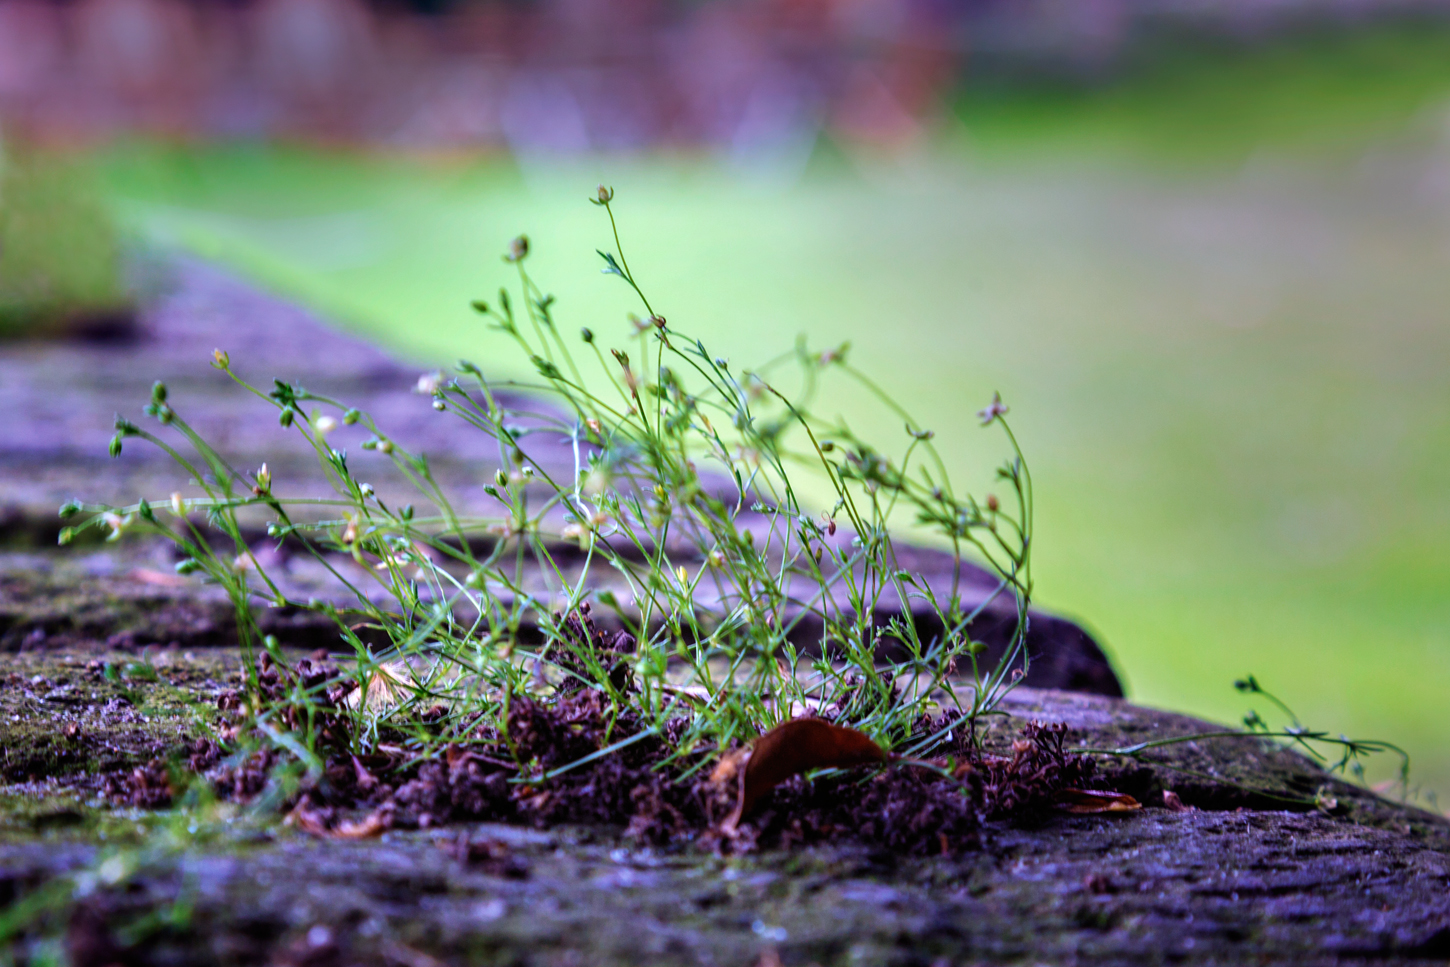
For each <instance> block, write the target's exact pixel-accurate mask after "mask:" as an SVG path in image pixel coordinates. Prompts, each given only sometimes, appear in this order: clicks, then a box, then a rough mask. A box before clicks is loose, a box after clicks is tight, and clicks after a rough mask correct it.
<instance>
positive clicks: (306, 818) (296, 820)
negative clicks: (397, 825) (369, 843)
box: [287, 803, 393, 839]
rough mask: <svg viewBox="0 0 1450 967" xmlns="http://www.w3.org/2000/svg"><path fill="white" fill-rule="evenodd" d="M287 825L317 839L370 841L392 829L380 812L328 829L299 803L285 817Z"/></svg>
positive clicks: (388, 820)
mask: <svg viewBox="0 0 1450 967" xmlns="http://www.w3.org/2000/svg"><path fill="white" fill-rule="evenodd" d="M287 823H288V824H289V825H291V826H293V827H295V828H297V829H299V830H301V831H302V832H304V833H307V834H308V835H311V836H316V837H318V838H319V839H372V838H373V837H374V836H381V835H382V834H383V833H386V832H387V831H388V830H389V829H391V828H392V825H393V824H392V821H391V819H390V818H389V817H388V816H386V815H385V814H384V813H383V812H382V811H381V810H377V811H374V812H371V813H369V814H368V815H367V816H365V817H364V818H363V819H362V820H361V821H360V822H356V823H354V822H348V821H344V822H341V823H338V824H337V825H336V826H335V827H333V828H331V829H329V828H328V827H327V825H326V824H325V823H323V822H322V820H321V819H320V818H319V817H318V816H317V815H316V814H315V813H313V812H312V810H310V809H307V808H305V807H304V806H303V805H302V804H301V803H299V804H298V806H297V807H296V808H295V809H293V810H292V812H291V813H289V814H288V815H287Z"/></svg>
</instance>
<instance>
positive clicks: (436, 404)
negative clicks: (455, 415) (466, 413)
mask: <svg viewBox="0 0 1450 967" xmlns="http://www.w3.org/2000/svg"><path fill="white" fill-rule="evenodd" d="M433 409H435V410H437V411H438V412H439V413H442V412H443V411H444V410H446V409H448V404H447V403H444V402H443V401H442V400H434V401H433Z"/></svg>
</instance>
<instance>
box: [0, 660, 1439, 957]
mask: <svg viewBox="0 0 1450 967" xmlns="http://www.w3.org/2000/svg"><path fill="white" fill-rule="evenodd" d="M97 658H99V659H104V660H110V661H112V662H119V661H122V660H124V658H125V655H124V653H117V652H106V651H105V650H104V649H103V648H100V649H97V650H96V651H95V652H90V653H87V652H84V651H83V650H76V651H70V652H68V653H66V654H58V653H55V652H26V653H23V654H20V655H15V656H12V657H11V658H10V659H9V662H8V668H10V669H11V671H10V673H9V677H8V678H7V680H6V683H5V687H4V689H3V691H0V697H3V698H0V742H3V743H4V745H5V747H6V749H7V750H10V749H15V748H18V747H20V746H22V745H23V744H24V743H25V742H26V741H27V738H26V736H33V735H35V734H44V735H49V736H56V737H64V738H61V739H60V740H59V741H61V742H64V743H70V744H71V745H72V746H74V747H76V748H80V749H91V750H96V749H110V750H119V751H112V752H109V753H107V755H108V756H109V758H107V759H106V760H105V762H104V767H106V768H116V767H124V766H126V764H127V763H128V762H132V763H138V764H139V763H140V762H142V761H145V759H147V758H149V757H150V756H151V755H153V754H154V753H155V751H156V749H157V748H158V747H165V746H166V745H168V743H169V744H171V745H172V746H173V747H174V746H176V745H177V744H180V743H182V742H184V741H185V738H184V737H185V736H186V735H187V734H188V733H189V732H191V731H192V730H193V729H194V728H195V727H196V726H195V722H194V721H193V720H191V719H190V718H189V714H190V713H189V711H188V706H187V703H186V702H185V701H184V700H183V699H184V696H187V695H191V696H194V697H195V698H197V699H198V700H202V701H205V700H206V699H207V697H208V696H209V695H211V694H213V693H214V691H215V689H216V688H218V687H220V686H221V685H222V684H224V683H225V682H226V680H227V679H228V677H229V676H232V675H235V674H236V672H237V670H238V667H239V665H238V662H237V656H236V655H235V653H234V652H232V651H230V650H228V649H220V648H214V649H209V650H207V651H205V652H198V653H193V654H190V655H188V654H186V653H185V652H164V653H160V654H158V655H157V656H156V658H157V660H156V661H155V662H154V667H155V668H156V671H157V673H158V674H157V676H156V678H155V680H136V681H131V682H128V683H126V688H127V689H128V690H129V691H130V694H131V696H132V701H133V702H134V704H131V705H122V707H125V708H126V709H127V710H128V712H129V714H128V715H120V716H118V715H116V714H115V711H114V710H115V709H116V707H117V705H118V704H120V703H117V702H116V695H115V690H116V688H117V686H116V685H115V684H113V683H111V682H108V681H106V680H105V679H104V678H102V677H100V676H98V675H96V674H95V673H94V670H93V668H94V666H95V665H96V664H97V662H96V661H95V659H97ZM98 708H99V709H101V710H102V713H103V714H100V715H98V714H96V710H97V709H98ZM1005 708H1006V710H1007V711H1008V712H1009V716H1010V717H1008V718H1005V719H1001V720H996V721H994V723H993V724H992V725H991V726H990V728H991V731H990V733H989V734H988V736H987V742H988V744H989V746H997V747H1001V746H1004V745H1005V744H1006V743H1007V742H1009V741H1010V739H1011V737H1012V736H1013V735H1014V734H1015V730H1016V728H1017V727H1018V726H1020V724H1021V723H1022V722H1023V721H1025V720H1027V719H1048V720H1053V721H1063V722H1066V723H1068V724H1069V725H1070V726H1071V727H1072V728H1073V730H1074V734H1075V737H1076V738H1077V739H1079V740H1080V741H1081V742H1082V743H1083V744H1084V745H1086V746H1093V747H1101V746H1105V745H1115V744H1118V743H1122V742H1128V741H1141V740H1144V739H1148V738H1163V737H1167V736H1171V735H1182V734H1186V733H1189V732H1193V731H1200V730H1203V729H1206V728H1210V727H1211V726H1209V725H1208V723H1204V722H1199V721H1196V720H1193V719H1189V718H1185V717H1183V716H1177V715H1172V714H1168V713H1163V712H1156V711H1152V710H1148V709H1143V708H1139V707H1136V706H1133V705H1131V704H1128V703H1125V702H1122V701H1120V700H1114V699H1108V698H1103V697H1098V696H1089V695H1081V694H1076V695H1075V694H1071V693H1066V692H1056V691H1038V690H1032V689H1025V688H1024V689H1019V690H1017V691H1016V692H1014V693H1012V695H1011V696H1010V697H1009V699H1008V701H1007V704H1006V706H1005ZM106 709H110V710H111V711H110V712H109V713H106V712H105V710H106ZM18 718H19V719H21V720H23V723H24V725H23V727H22V726H20V725H19V723H18V722H17V719H18ZM71 725H78V726H79V728H78V729H77V730H76V733H77V734H74V735H71V736H68V737H67V736H66V732H67V727H68V726H71ZM22 733H23V734H22ZM138 735H139V736H140V738H139V740H137V736H138ZM128 736H129V737H130V738H129V739H128V738H127V737H128ZM128 742H129V743H130V744H129V745H128V744H127V743H128ZM51 762H52V766H51V767H50V769H49V770H48V772H47V769H46V768H45V767H44V766H42V767H40V769H39V773H37V771H36V770H35V769H31V770H30V771H28V772H26V773H25V774H24V775H21V774H17V773H16V771H15V770H13V769H12V770H9V771H7V772H6V773H5V776H4V779H5V783H6V784H5V785H3V786H0V901H5V900H14V899H16V898H19V897H25V896H31V895H34V892H35V891H36V890H37V889H40V888H41V887H42V885H43V884H44V883H45V882H47V879H48V878H49V877H53V876H55V875H56V874H59V873H64V872H67V871H70V872H72V873H74V872H76V871H82V872H83V873H91V874H96V873H97V871H103V870H104V869H106V867H104V865H103V863H104V858H105V857H108V856H115V855H125V856H129V857H131V860H130V861H132V862H135V863H137V864H138V866H137V867H136V870H135V872H134V873H131V874H130V875H128V876H127V877H125V879H124V880H123V881H122V882H121V883H118V884H116V885H114V886H112V887H105V886H101V887H99V888H95V889H93V890H92V892H90V893H88V894H87V895H85V896H84V897H82V898H81V899H80V902H79V903H78V904H77V905H76V906H74V907H73V908H71V909H70V910H69V911H68V912H66V913H65V920H64V923H65V931H66V942H67V943H68V944H69V945H70V949H71V950H72V952H73V953H78V954H80V955H82V956H78V957H77V958H76V960H77V962H78V963H95V964H103V963H109V962H112V960H114V961H115V962H124V963H128V964H165V963H177V962H213V963H268V962H270V963H310V964H311V963H315V964H332V963H337V964H347V963H360V964H427V963H433V962H435V961H438V962H449V963H452V962H473V963H497V964H539V965H553V964H641V963H660V964H738V965H748V964H754V963H757V962H759V963H766V964H769V963H773V962H774V961H773V960H771V959H770V958H771V957H776V958H778V959H779V961H780V962H781V963H785V964H810V963H816V964H821V965H833V964H861V963H866V964H878V963H879V964H920V965H933V964H941V963H947V964H976V963H998V962H1009V963H1079V964H1111V963H1124V962H1135V963H1192V964H1198V963H1203V964H1211V963H1246V962H1252V963H1275V964H1278V963H1282V964H1331V963H1345V962H1366V963H1369V962H1391V963H1399V962H1412V961H1420V960H1429V961H1434V960H1436V959H1444V958H1446V957H1447V956H1450V946H1447V942H1446V941H1447V938H1450V932H1447V931H1450V823H1447V822H1446V821H1445V820H1443V819H1441V818H1439V817H1436V816H1432V815H1431V814H1428V813H1424V812H1421V811H1418V810H1415V809H1412V808H1408V807H1405V806H1401V805H1398V804H1395V803H1392V802H1389V801H1386V800H1384V799H1382V798H1379V797H1377V796H1375V795H1374V794H1373V793H1371V792H1369V791H1367V790H1364V789H1360V788H1358V787H1355V786H1352V785H1349V784H1346V783H1343V782H1341V781H1338V780H1336V779H1333V778H1331V777H1328V776H1326V775H1325V774H1324V773H1323V772H1322V771H1321V770H1320V769H1319V768H1318V767H1317V766H1316V765H1315V764H1314V763H1312V762H1310V761H1309V760H1307V759H1305V758H1303V757H1302V756H1299V755H1297V754H1295V753H1293V752H1289V751H1285V750H1282V749H1277V748H1275V747H1273V746H1272V745H1270V744H1268V743H1266V742H1265V741H1263V740H1261V739H1255V738H1252V737H1244V738H1242V739H1232V740H1227V741H1200V742H1195V743H1189V744H1184V745H1179V746H1172V747H1168V748H1165V749H1162V750H1158V751H1156V752H1154V753H1153V754H1152V755H1151V756H1150V757H1149V761H1145V762H1142V763H1127V764H1123V765H1118V766H1114V765H1113V764H1111V763H1108V764H1107V765H1106V766H1105V768H1106V769H1107V771H1108V774H1109V775H1110V776H1112V777H1113V780H1114V783H1115V785H1116V786H1117V787H1118V788H1120V789H1123V790H1127V791H1132V792H1133V793H1135V794H1136V795H1138V796H1140V797H1142V798H1143V799H1144V801H1145V802H1146V803H1148V805H1149V808H1145V809H1143V810H1142V811H1141V812H1139V813H1137V814H1133V815H1129V816H1123V817H1107V816H1086V817H1082V816H1069V815H1065V814H1047V815H1041V816H1036V817H1030V818H1027V819H1024V820H1023V821H1020V822H1015V823H1013V822H1001V823H993V824H989V825H988V826H986V827H985V828H984V829H983V830H982V831H981V834H980V836H979V837H978V838H977V839H976V841H974V842H971V843H964V844H955V845H956V846H957V847H959V848H960V852H958V853H957V855H954V856H943V857H940V858H933V859H918V858H905V857H898V856H894V855H891V854H890V853H886V852H882V851H870V850H862V849H859V848H852V847H845V848H839V847H838V848H830V847H815V848H810V849H806V850H801V851H797V852H780V853H767V854H764V855H758V856H750V857H744V858H739V857H737V858H722V857H718V856H714V855H711V854H709V853H705V852H701V851H699V850H696V849H694V848H692V847H689V846H684V847H681V848H679V849H675V850H665V851H660V850H653V851H652V850H648V849H639V848H637V847H636V845H635V844H633V843H631V842H630V841H629V840H627V839H626V838H624V837H623V836H622V834H621V831H620V830H619V829H612V828H595V829H581V828H558V829H549V830H537V829H529V828H520V827H510V826H502V825H498V824H487V823H484V824H479V823H470V824H459V825H454V826H449V827H447V828H443V829H433V830H422V831H410V832H401V831H399V832H391V833H387V834H385V835H384V836H382V837H381V838H380V839H377V840H370V841H363V842H340V841H336V840H316V839H312V838H310V837H308V836H305V835H303V834H301V833H298V832H295V831H293V830H291V829H288V828H286V827H284V826H281V825H278V824H276V823H275V822H266V821H261V822H259V821H255V820H251V821H249V820H246V819H245V818H244V817H243V815H242V814H241V813H238V812H230V813H224V814H223V815H224V816H225V815H231V816H232V817H233V818H232V819H231V821H230V822H223V823H221V824H220V825H219V827H214V828H213V829H212V831H211V832H209V833H203V834H201V836H200V838H198V839H196V840H192V841H188V840H187V839H186V838H185V836H182V837H181V840H180V841H179V843H180V846H181V848H178V845H177V844H178V840H176V839H175V835H176V834H175V833H174V832H173V833H172V834H168V835H165V836H163V835H161V834H158V833H157V832H155V830H157V829H161V830H163V831H164V830H165V829H167V828H168V827H167V824H166V822H165V821H164V819H163V820H162V821H159V822H158V821H148V820H147V817H146V814H144V813H140V812H136V811H132V810H115V809H112V808H110V807H107V806H106V805H105V804H104V803H103V802H102V801H101V800H99V799H98V798H96V796H95V790H96V788H97V782H96V778H95V776H94V774H93V773H91V772H87V771H77V770H75V769H73V768H71V767H69V766H66V765H65V764H64V762H63V759H62V758H60V757H56V758H54V759H52V760H51ZM101 765H102V764H101V763H100V762H99V761H98V760H97V761H95V762H94V763H93V767H96V768H98V767H101ZM1245 787H1248V788H1245ZM1164 789H1172V790H1174V791H1175V792H1176V793H1177V795H1178V796H1179V797H1180V799H1181V800H1182V802H1183V804H1184V805H1185V806H1187V807H1188V808H1186V809H1182V810H1175V809H1170V808H1167V807H1166V806H1165V805H1164V802H1165V800H1164V798H1163V795H1162V791H1163V790H1164ZM1316 794H1317V798H1318V802H1319V808H1316V807H1315V805H1314V803H1315V799H1316ZM1331 803H1332V805H1331ZM143 825H144V826H145V828H147V829H151V830H152V832H151V833H149V834H146V835H143V834H140V833H138V830H139V829H141V828H142V827H143ZM171 825H172V826H173V827H174V825H175V824H171ZM218 828H219V829H220V832H218V831H217V829H218ZM102 835H105V836H106V844H105V845H104V846H103V845H102V844H101V843H100V842H99V841H98V837H100V836H102ZM118 849H119V850H120V853H119V854H118V853H117V850H118ZM128 850H129V852H127V851H128ZM178 903H180V904H182V905H183V906H184V908H185V910H186V915H185V917H184V918H181V919H177V918H175V917H174V916H172V914H174V912H175V911H176V910H177V909H178V906H177V904H178ZM158 911H161V912H163V913H167V914H168V916H169V917H171V919H164V920H163V921H162V926H160V927H157V928H155V929H154V930H152V931H150V932H149V933H143V934H141V935H140V936H139V938H138V936H137V935H136V934H135V933H134V931H132V932H131V933H128V932H127V931H128V929H129V928H130V927H132V926H134V925H135V924H137V923H141V922H155V918H154V917H153V918H152V920H151V921H147V920H146V917H147V916H148V915H150V914H155V913H157V912H158ZM32 939H33V938H30V937H26V936H22V937H20V938H19V940H18V943H19V946H17V948H16V949H17V950H18V951H20V952H21V953H24V951H25V950H27V949H30V948H29V947H28V946H27V945H28V944H29V943H30V942H31V940H32ZM108 957H109V958H111V959H112V960H107V959H105V958H108Z"/></svg>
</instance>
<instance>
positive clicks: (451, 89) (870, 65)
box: [0, 0, 1450, 157]
mask: <svg viewBox="0 0 1450 967" xmlns="http://www.w3.org/2000/svg"><path fill="white" fill-rule="evenodd" d="M1408 7H1414V8H1426V7H1430V8H1450V0H1405V2H1398V0H1395V2H1387V0H705V2H702V3H692V4H688V5H682V4H679V3H670V2H667V0H543V2H539V3H534V4H516V3H502V2H483V3H473V4H465V5H458V6H453V7H452V8H449V9H446V10H444V11H442V12H436V13H431V14H425V13H421V12H418V11H416V10H409V9H403V8H398V7H379V6H375V5H368V4H366V3H364V2H362V0H240V2H238V0H205V2H196V0H192V2H188V0H75V2H70V3H64V4H61V3H55V2H49V0H0V120H3V121H4V122H5V123H6V124H7V125H8V126H10V127H12V128H16V129H19V130H20V131H22V132H24V133H26V134H28V135H30V136H34V137H39V138H42V139H47V140H54V139H65V140H74V139H82V140H93V139H96V138H103V137H107V136H110V135H114V134H116V133H120V132H136V131H140V132H145V133H149V134H159V135H163V136H181V137H188V138H195V137H201V138H232V137H258V136H262V137H283V138H304V139H308V140H322V141H346V142H362V143H367V144H373V145H388V144H398V145H407V146H410V147H416V146H425V147H438V148H447V147H465V146H466V147H507V148H510V149H512V150H514V151H515V152H519V153H525V154H527V153H530V152H560V153H575V152H581V151H588V150H611V149H634V148H641V147H646V146H648V147H657V146H661V145H664V146H670V145H680V146H696V147H698V146H703V147H710V148H713V149H717V150H725V151H732V152H742V153H749V154H750V155H752V156H760V155H762V154H763V155H765V156H767V157H769V156H771V155H779V154H781V153H787V154H789V153H796V152H799V151H800V150H801V148H802V145H808V144H810V143H813V142H814V139H815V135H816V134H817V133H818V132H820V131H822V130H827V131H830V132H831V133H832V134H833V135H835V136H836V137H838V138H841V139H843V140H846V141H858V142H870V143H899V142H902V141H909V140H911V139H913V138H915V137H917V136H918V135H919V133H920V132H921V131H922V130H923V129H924V127H925V126H926V125H928V124H929V123H930V121H931V119H932V117H933V116H934V115H935V114H936V113H937V112H938V111H940V110H941V106H942V102H943V99H944V97H945V96H946V95H947V94H948V93H949V92H950V91H951V90H952V88H953V86H954V84H955V83H956V82H957V80H958V79H959V78H960V76H961V72H962V70H963V67H964V65H965V64H966V63H967V57H968V56H969V55H970V56H971V57H973V58H981V59H984V60H988V61H990V60H993V59H996V60H997V61H1002V60H1017V61H1021V62H1024V63H1029V62H1032V63H1039V64H1047V65H1053V66H1055V67H1057V68H1063V69H1092V68H1093V67H1095V66H1101V65H1103V64H1106V63H1110V62H1111V61H1112V59H1113V58H1114V57H1115V56H1116V54H1117V52H1118V51H1119V50H1121V49H1122V47H1123V45H1124V44H1125V43H1126V41H1127V39H1128V38H1129V37H1130V36H1131V35H1132V34H1133V33H1134V31H1136V30H1139V29H1141V27H1142V26H1143V25H1144V24H1145V23H1151V22H1155V21H1165V20H1172V21H1178V22H1182V23H1188V24H1212V25H1214V26H1215V27H1219V28H1226V29H1229V30H1238V31H1254V30H1263V29H1266V28H1267V27H1269V26H1272V25H1273V24H1275V23H1278V22H1281V21H1283V20H1285V19H1289V18H1293V17H1298V16H1302V15H1304V14H1305V13H1310V14H1316V15H1317V14H1324V13H1327V14H1329V15H1331V16H1333V17H1337V18H1352V17H1358V16H1365V15H1370V14H1376V13H1379V12H1382V11H1384V10H1387V9H1403V8H1408Z"/></svg>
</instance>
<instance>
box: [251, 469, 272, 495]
mask: <svg viewBox="0 0 1450 967" xmlns="http://www.w3.org/2000/svg"><path fill="white" fill-rule="evenodd" d="M255 489H256V490H257V492H258V496H260V495H261V494H265V493H267V492H268V491H269V490H271V489H272V471H270V470H268V469H267V465H266V464H265V463H264V464H262V466H261V469H259V470H258V471H257V486H256V488H255Z"/></svg>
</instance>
